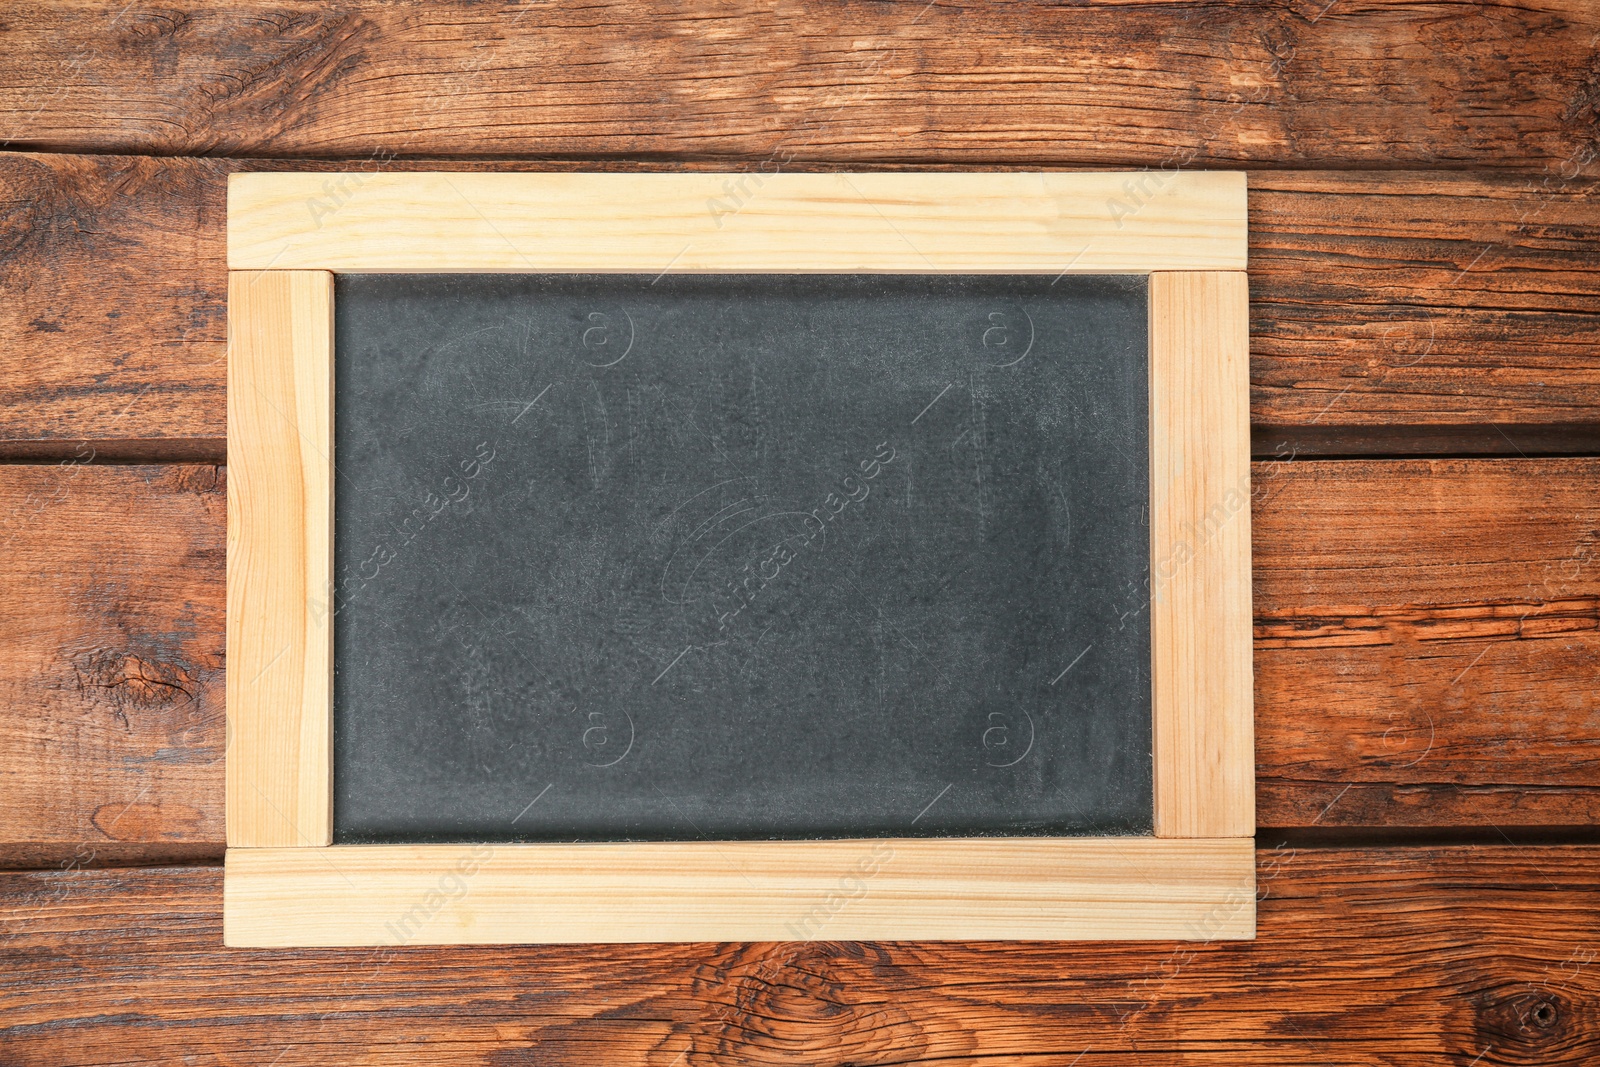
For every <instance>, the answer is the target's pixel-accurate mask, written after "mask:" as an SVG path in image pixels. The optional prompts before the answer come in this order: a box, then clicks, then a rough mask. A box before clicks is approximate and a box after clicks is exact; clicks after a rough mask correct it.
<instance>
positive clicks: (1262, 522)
mask: <svg viewBox="0 0 1600 1067" xmlns="http://www.w3.org/2000/svg"><path fill="white" fill-rule="evenodd" d="M1255 481H1256V486H1257V492H1258V500H1257V504H1256V507H1255V580H1256V598H1255V614H1256V659H1255V670H1256V691H1257V707H1258V708H1259V709H1261V713H1260V714H1259V715H1258V718H1257V723H1256V765H1257V776H1258V777H1257V794H1256V803H1257V805H1258V810H1259V812H1260V814H1259V821H1260V822H1261V824H1262V825H1265V826H1311V825H1315V826H1319V827H1339V826H1350V827H1354V826H1472V825H1477V826H1499V827H1504V826H1516V825H1529V824H1536V823H1545V824H1549V825H1564V826H1586V825H1593V824H1594V823H1595V822H1596V821H1597V820H1600V792H1597V786H1600V687H1597V686H1596V685H1595V679H1596V678H1597V677H1600V494H1597V493H1596V492H1595V486H1596V485H1597V484H1600V460H1596V459H1570V460H1542V461H1541V460H1520V459H1515V460H1405V461H1393V462H1388V463H1382V464H1367V463H1361V464H1352V463H1339V462H1312V463H1302V462H1296V463H1286V464H1258V465H1257V466H1256V472H1255Z"/></svg>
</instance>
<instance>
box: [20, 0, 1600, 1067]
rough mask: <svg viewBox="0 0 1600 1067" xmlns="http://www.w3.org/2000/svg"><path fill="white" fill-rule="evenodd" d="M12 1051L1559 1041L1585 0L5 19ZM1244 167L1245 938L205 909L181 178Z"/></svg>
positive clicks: (1591, 784)
mask: <svg viewBox="0 0 1600 1067" xmlns="http://www.w3.org/2000/svg"><path fill="white" fill-rule="evenodd" d="M0 55H3V56H4V57H5V60H4V62H3V64H0V136H3V137H4V138H6V139H7V140H6V143H5V145H4V151H3V152H0V459H3V460H5V461H6V462H4V463H3V464H0V545H3V546H4V548H3V550H0V650H3V651H0V693H3V698H4V699H3V701H0V866H3V867H5V868H7V869H6V870H4V871H3V872H0V1063H3V1064H6V1065H24V1064H26V1065H32V1064H49V1065H53V1067H58V1065H65V1064H81V1063H135V1062H139V1063H143V1062H159V1063H179V1062H183V1063H192V1064H202V1065H209V1064H229V1065H231V1064H256V1063H259V1064H277V1065H280V1067H291V1065H294V1064H302V1063H305V1064H311V1063H368V1062H379V1061H383V1062H389V1061H400V1060H402V1059H409V1060H411V1061H413V1062H427V1063H456V1062H460V1063H474V1064H496V1065H500V1067H511V1065H519V1064H529V1065H532V1064H541V1065H545V1064H564V1063H598V1064H626V1063H638V1064H650V1065H656V1067H677V1065H680V1064H681V1065H683V1067H693V1065H696V1064H703V1063H727V1064H747V1063H755V1064H762V1063H806V1064H906V1063H928V1062H933V1061H945V1062H984V1063H993V1064H1000V1063H1007V1064H1012V1063H1015V1064H1030V1065H1040V1067H1043V1065H1047V1064H1059V1065H1063V1067H1066V1065H1072V1064H1077V1065H1080V1067H1092V1065H1094V1064H1099V1063H1149V1064H1156V1063H1162V1064H1165V1063H1213V1062H1214V1063H1218V1064H1222V1063H1226V1064H1326V1063H1362V1064H1400V1063H1405V1064H1413V1063H1423V1064H1458V1065H1462V1067H1466V1065H1471V1064H1482V1065H1485V1067H1488V1065H1492V1064H1531V1063H1540V1064H1587V1063H1595V1062H1600V834H1597V833H1596V831H1595V822H1596V816H1597V814H1600V303H1597V298H1600V245H1597V240H1596V237H1597V231H1600V198H1596V196H1595V195H1594V189H1595V186H1596V181H1597V178H1600V163H1597V162H1596V161H1595V156H1596V154H1597V147H1596V146H1597V143H1600V7H1597V6H1596V5H1595V4H1594V3H1593V0H1543V2H1542V3H1539V4H1534V5H1529V4H1525V3H1511V2H1505V3H1459V4H1455V3H1452V4H1443V3H1423V2H1407V0H1362V2H1356V0H1333V2H1332V3H1329V2H1328V0H1307V2H1294V0H1262V2H1258V3H1247V4H1239V5H1235V6H1227V5H1223V4H1218V3H1205V2H1197V0H1148V2H1142V3H1125V2H1115V0H1106V2H1089V3H1083V4H1070V5H1061V6H1047V5H1044V4H1020V3H1012V4H1001V3H989V2H984V0H974V2H971V3H950V2H946V0H936V2H934V3H926V4H925V3H923V2H921V0H908V2H903V3H902V2H883V3H864V2H851V3H846V4H841V5H835V6H831V7H826V8H820V9H819V10H817V11H815V12H808V11H806V10H805V9H803V8H802V7H801V6H800V5H798V4H792V3H748V2H738V0H736V2H733V3H729V4H720V5H711V4H698V5H683V4H670V3H660V2H657V3H650V4H641V5H624V4H618V3H614V2H611V0H600V2H597V3H590V4H584V5H563V4H559V3H554V2H543V0H529V2H524V3H512V2H505V3H499V2H493V0H489V2H480V3H475V2H470V0H457V2H453V3H437V4H402V3H394V4H389V3H379V2H376V0H371V2H338V3H332V4H317V3H311V2H309V0H275V2H268V0H221V2H219V3H215V4H210V5H203V4H198V3H190V4H176V3H166V2H145V0H135V2H134V3H133V4H131V5H129V6H127V7H126V8H122V7H121V4H120V0H119V3H115V4H111V5H109V7H107V8H106V9H105V10H103V11H102V10H100V9H98V8H95V7H91V6H89V5H87V4H80V3H72V2H66V0H51V2H44V3H40V4H30V5H26V6H25V7H24V6H18V7H16V8H13V9H10V10H7V11H5V12H0ZM764 161H770V162H769V165H778V166H781V167H784V168H788V169H824V170H826V169H836V168H844V167H849V168H880V167H912V168H931V167H982V168H994V167H1021V168H1085V167H1099V166H1117V167H1143V166H1151V167H1158V166H1168V167H1173V166H1184V167H1227V168H1244V169H1248V170H1249V171H1250V184H1251V249H1250V254H1251V268H1250V270H1251V299H1252V325H1251V328H1252V405H1253V408H1252V411H1253V422H1254V426H1255V431H1254V435H1255V450H1256V452H1257V456H1258V460H1259V462H1258V464H1257V466H1256V468H1255V475H1256V498H1255V502H1254V522H1255V576H1256V580H1255V597H1256V609H1255V610H1256V649H1257V655H1256V706H1257V722H1256V730H1257V775H1258V787H1257V789H1258V793H1257V806H1258V813H1259V814H1258V818H1259V822H1260V827H1261V828H1260V831H1259V836H1258V839H1257V842H1258V847H1259V853H1258V855H1259V863H1260V871H1259V877H1260V882H1261V892H1262V901H1261V905H1260V925H1259V929H1260V935H1259V938H1258V940H1256V941H1255V942H1253V943H1216V944H1170V943H1164V944H1131V945H1130V944H1040V943H1034V944H1008V945H1001V944H856V943H833V942H811V943H804V944H793V945H744V944H728V945H668V946H630V947H590V946H583V947H572V946H567V947H553V948H539V947H532V948H493V949H482V948H471V949H459V950H457V949H435V948H408V949H404V950H400V951H398V952H394V953H392V954H385V953H379V952H372V951H333V950H318V951H299V952H290V951H270V952H268V951H255V950H224V949H223V948H222V945H221V929H220V906H221V871H220V868H219V866H218V864H219V861H220V857H221V854H222V849H223V820H222V765H223V756H224V749H225V736H224V714H223V704H222V694H223V671H224V669H225V667H224V662H223V623H224V620H223V563H224V547H225V525H226V514H225V512H226V508H225V492H224V486H225V477H226V472H225V470H224V469H223V466H222V464H223V455H224V447H223V441H224V434H225V425H224V424H225V419H224V379H225V374H224V368H225V351H224V346H225V327H226V323H225V302H224V294H225V284H224V282H225V279H224V263H223V252H224V249H223V237H222V234H223V193H224V186H225V179H226V175H227V174H229V173H230V172H233V171H238V170H263V169H277V168H295V169H308V168H325V169H330V170H332V169H348V168H366V169H378V168H398V167H425V168H428V169H451V168H462V169H470V168H476V167H492V168H507V169H551V168H572V169H595V168H606V169H611V168H637V169H649V168H664V169H676V168H687V167H699V168H707V169H743V168H753V167H757V166H759V165H761V164H762V163H763V162H764Z"/></svg>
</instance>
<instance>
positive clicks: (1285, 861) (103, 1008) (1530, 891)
mask: <svg viewBox="0 0 1600 1067" xmlns="http://www.w3.org/2000/svg"><path fill="white" fill-rule="evenodd" d="M221 876H222V872H221V871H220V870H218V869H215V868H211V869H194V868H191V869H187V870H177V869H146V870H117V871H81V872H74V873H71V874H51V873H38V874H0V952H3V953H4V957H5V966H4V967H0V1055H3V1056H4V1057H5V1060H6V1062H7V1063H8V1064H14V1065H16V1067H35V1065H38V1067H58V1065H60V1064H68V1063H72V1064H76V1063H108V1062H114V1063H121V1062H179V1061H182V1060H183V1059H184V1058H185V1057H189V1058H191V1059H192V1060H193V1061H194V1062H197V1063H223V1064H230V1063H237V1064H246V1063H262V1064H266V1063H272V1062H273V1061H274V1060H275V1061H276V1064H277V1067H299V1065H302V1064H325V1063H327V1062H329V1060H338V1061H339V1062H343V1063H391V1062H393V1063H400V1062H415V1061H416V1051H417V1049H418V1048H419V1047H426V1049H427V1057H428V1061H429V1062H430V1063H440V1064H486V1065H488V1064H492V1065H496V1067H511V1065H531V1064H541V1065H545V1067H559V1065H565V1064H591V1063H596V1062H604V1063H608V1064H619V1065H626V1064H642V1065H651V1067H669V1065H671V1064H674V1063H677V1064H679V1065H680V1067H689V1065H694V1067H699V1065H706V1064H730V1065H731V1064H739V1065H746V1064H782V1063H805V1064H813V1065H824V1067H833V1065H838V1067H842V1065H845V1064H853V1065H867V1064H885V1065H887V1064H912V1063H915V1064H931V1063H936V1062H937V1063H950V1062H995V1063H999V1062H1028V1063H1041V1064H1043V1063H1049V1064H1062V1065H1066V1064H1071V1063H1073V1062H1074V1060H1076V1061H1077V1064H1078V1067H1088V1065H1091V1064H1095V1065H1103V1064H1112V1063H1129V1064H1134V1063H1137V1064H1150V1063H1186V1064H1188V1063H1200V1064H1215V1065H1218V1067H1221V1065H1223V1064H1227V1065H1230V1067H1234V1065H1273V1067H1290V1065H1295V1067H1299V1065H1304V1064H1308V1063H1339V1064H1363V1065H1367V1064H1373V1065H1389V1067H1401V1065H1404V1067H1412V1065H1416V1064H1429V1065H1432V1064H1437V1065H1439V1067H1444V1065H1447V1064H1448V1065H1465V1064H1469V1063H1472V1062H1473V1061H1474V1059H1476V1060H1477V1062H1478V1064H1479V1067H1488V1065H1494V1067H1505V1065H1511V1064H1532V1063H1538V1064H1555V1065H1566V1067H1580V1065H1583V1064H1587V1063H1590V1062H1593V1061H1594V1060H1595V1059H1596V1058H1597V1057H1600V958H1597V957H1596V954H1595V950H1596V948H1597V947H1600V907H1597V904H1600V900H1597V891H1596V886H1597V885H1600V849H1596V848H1593V847H1589V848H1583V847H1561V848H1526V849H1512V848H1450V849H1433V850H1419V849H1369V850H1326V849H1301V850H1298V851H1297V850H1294V849H1279V850H1263V851H1261V852H1259V853H1258V854H1257V877H1258V881H1259V884H1260V892H1261V900H1260V905H1259V935H1258V937H1257V939H1256V940H1255V941H1249V942H1224V941H1217V942H1213V943H1210V944H1196V943H1173V942H1153V943H1152V942H1144V943H1137V942H1132V943H1095V944H1078V945H1074V944H1069V943H1020V944H1008V945H1003V946H1002V945H996V944H952V943H939V942H927V943H914V942H906V943H876V944H874V943H855V942H841V941H838V940H834V939H832V935H831V934H830V933H829V932H828V931H827V929H826V928H825V929H824V930H823V931H822V934H821V937H820V938H818V939H816V940H809V941H798V942H792V943H788V944H742V943H733V944H687V945H636V946H593V945H581V946H580V945H574V946H548V947H522V948H518V947H505V948H498V949H484V948H472V947H463V948H436V947H426V946H407V947H398V948H378V949H364V950H353V951H352V950H343V951H341V950H330V949H318V950H260V949H224V948H223V947H222V884H221V883H222V877H221ZM470 892H471V890H470V889H469V894H470ZM869 892H870V890H869ZM842 917H843V915H841V918H842Z"/></svg>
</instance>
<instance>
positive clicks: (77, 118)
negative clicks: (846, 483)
mask: <svg viewBox="0 0 1600 1067" xmlns="http://www.w3.org/2000/svg"><path fill="white" fill-rule="evenodd" d="M91 10H93V9H91V8H90V7H88V6H87V5H85V4H84V3H82V2H81V0H54V2H51V3H44V4H34V5H28V6H27V7H26V8H25V9H21V10H18V11H16V12H14V13H12V14H11V16H10V17H8V19H7V20H6V27H5V31H4V37H3V39H0V40H3V43H4V47H5V50H6V54H8V55H10V56H12V57H14V58H13V62H12V64H11V73H10V76H9V77H8V78H7V79H6V80H5V84H4V87H3V88H0V129H3V130H4V131H5V136H6V137H7V138H9V140H10V144H11V145H12V146H14V147H20V148H49V149H53V150H68V151H112V152H121V153H139V152H143V153H150V154H155V155H233V156H240V155H266V156H299V157H310V156H321V157H329V156H372V157H373V158H392V157H393V156H396V155H398V156H407V155H409V156H476V157H480V158H481V157H502V158H505V157H513V156H544V157H566V158H572V157H578V156H586V157H591V158H604V157H620V156H631V157H634V158H663V157H665V158H673V159H685V158H700V159H705V158H711V157H716V158H724V159H728V158H741V159H749V160H755V159H762V158H772V159H776V160H779V161H782V162H785V163H787V162H789V161H790V160H793V159H802V160H804V159H809V160H823V161H833V162H855V161H865V160H874V161H885V160H898V161H916V162H934V161H944V162H966V163H978V164H992V163H1020V164H1037V163H1046V162H1048V163H1055V164H1074V165H1081V164H1085V163H1099V164H1133V165H1136V166H1137V165H1142V164H1146V163H1149V164H1151V165H1155V164H1157V163H1159V162H1161V161H1162V160H1163V159H1169V158H1170V159H1172V160H1173V161H1174V162H1177V163H1180V164H1182V165H1189V164H1197V165H1212V166H1215V165H1229V164H1235V163H1255V164H1263V165H1273V166H1326V167H1335V168H1349V167H1372V168H1390V167H1396V166H1406V165H1411V166H1417V165H1424V166H1434V165H1445V166H1449V165H1455V166H1461V165H1464V164H1465V165H1480V166H1490V167H1509V168H1531V169H1538V168H1539V167H1541V166H1543V165H1546V164H1549V165H1552V166H1554V165H1557V164H1558V163H1560V162H1561V161H1563V160H1566V159H1568V158H1570V157H1572V156H1573V155H1574V154H1575V153H1579V152H1582V151H1584V150H1585V149H1586V147H1587V146H1589V145H1591V143H1592V140H1593V138H1594V136H1595V134H1596V131H1597V114H1596V107H1597V101H1600V93H1597V90H1596V78H1597V70H1600V67H1597V62H1600V60H1597V55H1596V49H1595V33H1596V30H1597V29H1600V14H1597V13H1596V11H1595V8H1594V6H1593V5H1592V4H1590V3H1588V2H1587V0H1548V2H1546V3H1544V4H1541V5H1539V6H1537V7H1528V6H1524V5H1517V4H1513V3H1510V2H1487V3H1472V4H1468V5H1464V6H1460V5H1452V6H1447V7H1441V6H1440V5H1438V4H1436V3H1429V2H1423V0H1376V2H1371V3H1364V4H1360V5H1354V6H1347V5H1345V4H1336V5H1334V6H1331V7H1330V6H1329V5H1328V4H1327V2H1326V0H1311V2H1308V3H1302V2H1297V0H1281V2H1275V3H1270V4H1247V5H1245V4H1241V5H1217V4H1207V3H1202V2H1198V0H1158V2H1154V3H1141V4H1121V3H1106V4H1091V5H1070V6H1064V7H1055V6H1041V5H1016V4H1006V3H1003V2H978V3H964V4H951V5H945V4H935V5H927V4H924V3H922V2H920V0H908V2H904V3H890V4H882V5H873V6H860V5H850V6H846V7H843V8H839V9H837V10H833V11H815V10H812V9H802V8H798V7H790V6H786V5H779V6H776V7H774V6H772V5H770V4H763V3H757V2H754V0H743V2H739V3H732V4H725V5H718V6H715V7H712V8H698V7H687V8H686V7H683V6H681V5H674V4H669V3H661V2H657V3H651V4H647V5H643V6H640V5H630V4H622V3H617V2H608V3H599V4H593V5H587V6H585V7H583V8H581V9H578V10H572V9H568V8H565V7H562V6H545V5H537V4H534V5H528V4H512V3H506V4H481V3H473V2H471V0H454V2H449V3H435V4H428V5H411V4H406V5H397V4H385V3H381V2H379V0H343V2H340V3H333V4H319V3H315V2H312V0H226V2H222V3H216V4H210V5H204V6H196V5H183V4H177V3H170V2H153V3H145V4H140V5H138V6H137V7H135V8H132V9H128V10H125V11H120V12H118V13H116V15H115V17H107V18H101V17H99V16H98V13H96V14H94V15H91V14H90V12H91Z"/></svg>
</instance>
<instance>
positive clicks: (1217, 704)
mask: <svg viewBox="0 0 1600 1067" xmlns="http://www.w3.org/2000/svg"><path fill="white" fill-rule="evenodd" d="M1248 311H1249V297H1248V294H1247V292H1246V285H1245V276H1244V275H1243V274H1242V273H1218V272H1209V273H1208V272H1186V273H1181V274H1166V273H1159V274H1152V275H1151V276H1150V576H1149V585H1148V588H1149V594H1150V601H1149V603H1150V636H1151V644H1152V646H1153V648H1154V653H1155V654H1154V662H1153V668H1154V669H1153V672H1152V705H1153V708H1154V715H1155V820H1156V833H1157V834H1158V835H1159V836H1161V837H1247V836H1249V835H1251V834H1253V833H1255V826H1256V820H1255V759H1254V747H1253V740H1252V731H1253V722H1254V712H1253V709H1252V706H1251V699H1252V686H1251V675H1250V636H1251V635H1250V411H1249V395H1250V382H1249V374H1248V372H1249V351H1248V346H1249V324H1248V318H1247V315H1248Z"/></svg>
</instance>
